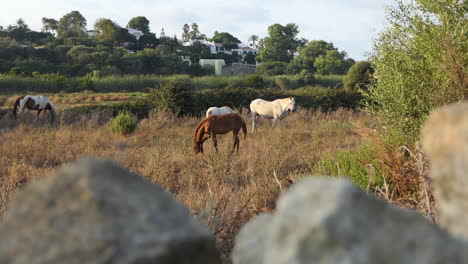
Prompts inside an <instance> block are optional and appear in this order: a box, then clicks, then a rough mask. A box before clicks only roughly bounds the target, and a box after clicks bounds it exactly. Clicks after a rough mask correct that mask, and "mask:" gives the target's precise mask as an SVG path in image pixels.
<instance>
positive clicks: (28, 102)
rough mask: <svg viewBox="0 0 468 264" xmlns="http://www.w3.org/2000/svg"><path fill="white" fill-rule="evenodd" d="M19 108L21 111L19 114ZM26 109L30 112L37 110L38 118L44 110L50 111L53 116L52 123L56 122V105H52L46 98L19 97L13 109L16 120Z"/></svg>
mask: <svg viewBox="0 0 468 264" xmlns="http://www.w3.org/2000/svg"><path fill="white" fill-rule="evenodd" d="M18 106H19V111H18V113H17V109H18ZM25 108H27V109H29V110H37V116H39V115H40V114H41V112H42V111H43V110H44V111H45V110H49V112H50V115H51V120H50V121H51V123H53V122H54V120H55V115H56V114H55V107H54V104H52V102H51V101H50V100H49V99H47V97H45V96H32V95H26V96H20V97H18V98H17V99H16V101H15V105H14V107H13V116H14V117H15V119H16V118H18V117H19V116H20V115H21V114H22V113H23V111H24V109H25Z"/></svg>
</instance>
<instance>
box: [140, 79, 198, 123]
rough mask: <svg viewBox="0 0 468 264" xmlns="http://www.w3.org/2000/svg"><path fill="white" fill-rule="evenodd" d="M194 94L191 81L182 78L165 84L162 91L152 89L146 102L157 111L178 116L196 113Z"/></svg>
mask: <svg viewBox="0 0 468 264" xmlns="http://www.w3.org/2000/svg"><path fill="white" fill-rule="evenodd" d="M194 99H195V98H194V92H193V87H192V84H191V81H190V79H187V78H181V79H174V80H170V81H168V82H167V83H164V84H163V85H162V87H161V88H160V89H155V88H153V89H150V91H149V93H148V96H147V97H146V100H147V101H148V102H149V103H150V104H151V105H153V106H154V108H156V109H157V110H163V111H170V112H173V113H175V114H177V115H186V114H190V113H193V112H194V109H193V108H194V107H195V106H196V104H195V102H194Z"/></svg>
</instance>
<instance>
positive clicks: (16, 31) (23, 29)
mask: <svg viewBox="0 0 468 264" xmlns="http://www.w3.org/2000/svg"><path fill="white" fill-rule="evenodd" d="M7 31H8V32H9V36H10V37H11V38H13V39H16V40H17V41H19V42H22V41H25V40H27V38H28V37H29V36H28V35H29V33H30V32H31V30H30V29H29V27H28V25H26V23H25V22H24V20H23V19H22V18H19V19H18V20H17V21H16V25H13V26H12V25H9V26H8V28H7ZM29 40H30V39H29Z"/></svg>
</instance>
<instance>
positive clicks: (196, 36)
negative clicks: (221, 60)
mask: <svg viewBox="0 0 468 264" xmlns="http://www.w3.org/2000/svg"><path fill="white" fill-rule="evenodd" d="M185 25H187V24H185ZM185 25H184V33H185ZM191 27H192V30H191V31H190V32H189V33H188V35H187V36H188V39H190V40H201V39H206V35H205V34H202V33H200V30H199V29H198V25H197V23H192V26H191ZM182 36H183V35H182Z"/></svg>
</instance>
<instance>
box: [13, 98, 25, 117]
mask: <svg viewBox="0 0 468 264" xmlns="http://www.w3.org/2000/svg"><path fill="white" fill-rule="evenodd" d="M24 97H26V96H24V95H23V96H20V97H18V98H16V101H15V105H14V106H13V116H14V117H15V118H16V117H17V115H16V110H17V109H18V106H19V105H20V101H21V100H23V99H24Z"/></svg>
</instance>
